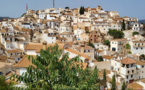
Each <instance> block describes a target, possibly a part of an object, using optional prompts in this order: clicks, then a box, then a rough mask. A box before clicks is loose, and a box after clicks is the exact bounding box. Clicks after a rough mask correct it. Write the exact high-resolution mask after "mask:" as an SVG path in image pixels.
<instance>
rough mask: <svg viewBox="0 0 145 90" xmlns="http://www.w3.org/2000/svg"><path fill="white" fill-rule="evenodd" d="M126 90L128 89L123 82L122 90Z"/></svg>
mask: <svg viewBox="0 0 145 90" xmlns="http://www.w3.org/2000/svg"><path fill="white" fill-rule="evenodd" d="M125 89H126V85H125V82H123V84H122V88H121V90H125Z"/></svg>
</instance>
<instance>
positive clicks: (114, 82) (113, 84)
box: [111, 75, 116, 90]
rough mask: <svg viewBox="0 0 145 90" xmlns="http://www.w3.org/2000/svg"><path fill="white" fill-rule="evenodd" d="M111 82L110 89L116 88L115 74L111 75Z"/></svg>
mask: <svg viewBox="0 0 145 90" xmlns="http://www.w3.org/2000/svg"><path fill="white" fill-rule="evenodd" d="M111 84H112V87H111V90H116V79H115V75H113V77H112V81H111Z"/></svg>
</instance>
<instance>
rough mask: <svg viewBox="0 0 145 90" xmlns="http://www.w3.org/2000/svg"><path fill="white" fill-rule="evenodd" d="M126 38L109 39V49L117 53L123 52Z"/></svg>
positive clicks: (126, 41)
mask: <svg viewBox="0 0 145 90" xmlns="http://www.w3.org/2000/svg"><path fill="white" fill-rule="evenodd" d="M127 43H128V40H127V39H113V40H111V41H110V50H111V51H116V52H118V53H124V52H125V51H126V44H127Z"/></svg>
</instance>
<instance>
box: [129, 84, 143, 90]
mask: <svg viewBox="0 0 145 90" xmlns="http://www.w3.org/2000/svg"><path fill="white" fill-rule="evenodd" d="M128 88H130V89H133V90H139V89H140V90H142V89H143V86H141V85H140V84H138V83H131V84H129V85H128Z"/></svg>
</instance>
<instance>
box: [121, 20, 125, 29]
mask: <svg viewBox="0 0 145 90" xmlns="http://www.w3.org/2000/svg"><path fill="white" fill-rule="evenodd" d="M125 29H126V24H125V21H124V19H123V22H122V30H125Z"/></svg>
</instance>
